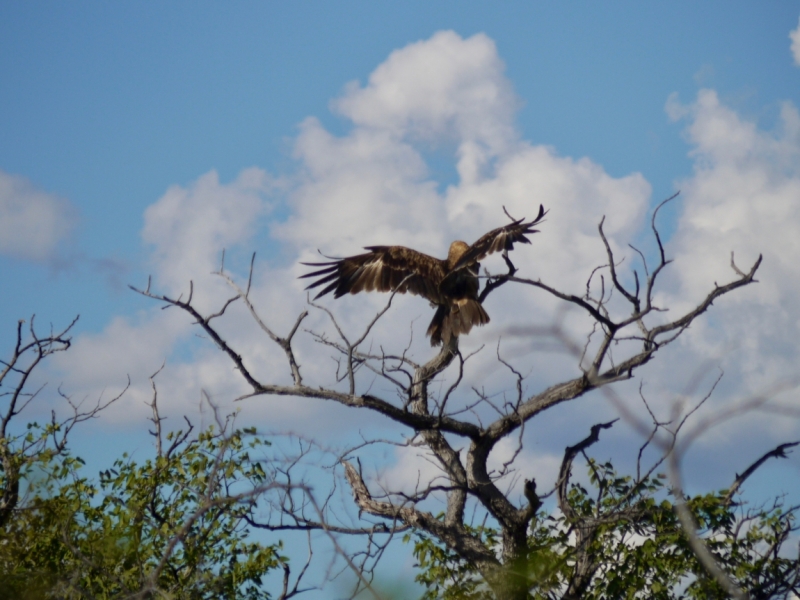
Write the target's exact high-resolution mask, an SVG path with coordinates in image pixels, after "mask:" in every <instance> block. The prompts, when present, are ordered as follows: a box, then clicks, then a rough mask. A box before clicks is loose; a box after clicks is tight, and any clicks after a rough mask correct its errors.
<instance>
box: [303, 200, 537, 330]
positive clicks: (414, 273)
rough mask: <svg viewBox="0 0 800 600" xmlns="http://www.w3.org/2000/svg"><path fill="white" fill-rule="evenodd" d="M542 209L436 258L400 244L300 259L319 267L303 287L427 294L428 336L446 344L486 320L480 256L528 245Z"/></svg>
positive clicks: (452, 246)
mask: <svg viewBox="0 0 800 600" xmlns="http://www.w3.org/2000/svg"><path fill="white" fill-rule="evenodd" d="M544 214H545V212H544V208H543V207H541V206H540V207H539V215H538V216H537V217H536V219H534V220H533V221H529V222H527V223H524V222H523V221H522V219H519V220H516V221H513V222H512V223H510V224H509V225H505V226H504V227H498V228H497V229H493V230H492V231H490V232H489V233H487V234H485V235H483V236H481V238H480V239H479V240H478V241H477V242H475V243H474V244H472V245H471V246H470V245H469V244H467V243H466V242H462V241H460V240H457V241H455V242H453V243H452V244H450V251H449V252H448V255H447V259H445V260H441V259H438V258H434V257H432V256H428V255H427V254H423V253H422V252H417V251H416V250H412V249H411V248H406V247H405V246H367V247H365V250H369V252H367V253H366V254H359V255H356V256H349V257H346V258H342V259H338V260H333V261H330V262H321V263H302V264H304V265H308V266H312V267H322V268H319V269H317V270H315V271H312V272H311V273H306V274H305V275H302V276H301V277H319V279H317V280H316V281H314V282H313V283H312V284H311V285H309V286H308V287H307V288H306V289H312V288H315V287H318V286H321V285H323V284H327V285H325V287H324V288H322V290H321V291H320V292H319V293H318V294H317V295H316V298H319V297H320V296H324V295H325V294H328V293H330V292H333V296H334V298H339V297H340V296H343V295H345V294H348V293H349V294H357V293H358V292H372V291H376V292H391V291H396V292H398V293H401V294H403V293H405V292H409V293H411V294H416V295H418V296H422V297H424V298H427V299H428V300H429V301H430V302H431V303H432V304H433V305H435V306H436V313H435V314H434V316H433V320H432V321H431V324H430V326H429V327H428V332H427V333H428V335H429V336H431V345H432V346H438V345H439V344H441V343H442V342H444V343H445V344H448V343H449V342H450V341H451V340H452V339H453V338H456V337H458V336H459V335H462V334H467V333H469V332H470V330H471V329H472V327H473V326H475V325H485V324H486V323H488V322H489V315H488V314H487V313H486V311H485V310H484V308H483V306H481V303H480V300H479V297H478V291H479V288H480V284H479V280H478V274H479V268H480V264H479V261H480V260H482V259H483V258H484V257H485V256H487V255H488V254H491V253H493V252H501V251H502V252H503V253H504V254H505V253H507V252H508V251H509V250H511V249H512V248H513V245H514V243H515V242H520V243H523V244H529V243H530V240H528V238H527V237H525V236H526V235H527V234H531V233H536V231H537V230H535V229H532V227H533V226H534V225H536V224H538V223H540V222H541V220H542V218H543V217H544Z"/></svg>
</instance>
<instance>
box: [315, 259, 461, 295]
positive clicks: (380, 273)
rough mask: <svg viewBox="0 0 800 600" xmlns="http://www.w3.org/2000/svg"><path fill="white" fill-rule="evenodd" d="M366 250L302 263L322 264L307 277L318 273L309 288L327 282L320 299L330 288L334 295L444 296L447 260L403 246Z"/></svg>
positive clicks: (316, 265)
mask: <svg viewBox="0 0 800 600" xmlns="http://www.w3.org/2000/svg"><path fill="white" fill-rule="evenodd" d="M365 250H369V252H368V253H366V254H359V255H358V256H349V257H347V258H342V259H339V260H333V261H330V262H320V263H301V264H304V265H307V266H309V267H322V268H320V269H317V270H315V271H312V272H311V273H306V274H305V275H301V276H300V277H301V278H304V277H318V279H317V280H316V281H314V282H313V283H312V284H311V285H309V286H308V287H307V288H306V289H307V290H309V289H313V288H316V287H318V286H321V285H325V287H323V288H322V290H321V291H320V292H319V293H318V294H317V295H316V296H315V297H314V299H315V300H316V299H317V298H319V297H320V296H324V295H325V294H327V293H329V292H333V296H334V298H338V297H339V296H343V295H344V294H357V293H358V292H372V291H376V292H391V291H394V290H395V289H397V291H398V292H399V293H401V294H404V293H405V292H409V293H411V294H416V295H418V296H423V297H424V298H427V299H428V300H430V301H431V302H434V303H436V304H443V303H444V302H445V299H444V297H443V296H442V294H441V292H440V291H439V283H440V282H441V281H442V279H444V276H445V275H446V272H445V268H446V265H445V263H444V261H441V260H439V259H438V258H433V257H432V256H428V255H427V254H423V253H422V252H417V251H416V250H412V249H411V248H405V247H403V246H367V247H366V248H365Z"/></svg>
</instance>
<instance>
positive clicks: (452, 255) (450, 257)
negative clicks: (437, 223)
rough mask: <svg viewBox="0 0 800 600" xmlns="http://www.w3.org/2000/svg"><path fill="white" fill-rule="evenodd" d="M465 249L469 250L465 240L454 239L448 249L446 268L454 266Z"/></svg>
mask: <svg viewBox="0 0 800 600" xmlns="http://www.w3.org/2000/svg"><path fill="white" fill-rule="evenodd" d="M467 250H469V244H467V242H462V241H461V240H456V241H455V242H453V243H452V244H450V251H449V252H448V253H447V268H448V269H452V268H453V267H454V266H456V263H457V262H458V259H459V258H461V257H462V256H463V255H464V252H466V251H467Z"/></svg>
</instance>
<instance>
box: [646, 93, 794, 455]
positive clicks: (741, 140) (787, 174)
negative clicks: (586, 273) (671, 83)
mask: <svg viewBox="0 0 800 600" xmlns="http://www.w3.org/2000/svg"><path fill="white" fill-rule="evenodd" d="M667 113H668V114H669V115H670V116H671V117H672V118H673V119H676V120H677V119H681V120H684V121H685V122H686V129H685V135H686V139H687V141H688V143H689V144H690V146H691V150H690V156H691V157H692V158H693V160H694V171H693V173H692V175H691V176H690V177H688V178H686V179H685V180H683V181H681V182H679V187H680V188H681V190H682V191H683V194H682V198H683V200H682V207H683V210H682V213H681V215H680V217H679V221H678V227H677V230H676V232H675V234H674V236H673V237H672V239H671V240H670V246H669V251H670V253H671V254H672V255H673V256H674V258H675V262H674V264H672V265H670V267H669V269H668V272H669V274H670V276H671V277H672V280H671V282H670V285H669V286H668V287H667V288H665V291H664V292H663V294H662V296H661V298H659V302H661V303H664V304H666V305H669V306H672V307H674V308H675V309H677V310H682V309H685V308H687V307H689V306H690V305H694V304H696V303H697V302H698V301H699V300H700V299H701V298H702V297H704V296H705V295H706V294H707V293H708V292H709V291H710V290H711V289H713V286H714V285H715V284H717V283H718V284H720V285H722V284H724V283H727V282H728V281H731V280H733V279H734V278H735V277H736V274H735V273H734V271H733V270H732V269H731V266H730V263H731V257H732V253H733V257H734V258H735V261H736V264H737V265H738V267H739V268H740V269H741V270H744V271H747V270H749V269H750V267H751V266H752V265H753V264H754V263H755V261H756V259H757V258H758V256H759V255H763V263H762V264H761V267H760V269H759V272H758V275H757V280H758V283H757V284H755V285H751V286H748V287H747V288H746V289H744V290H739V291H736V292H735V293H733V294H731V295H729V296H726V297H725V298H723V299H720V300H718V301H716V302H715V303H714V306H713V308H712V309H711V311H710V312H709V313H708V314H707V315H704V318H703V319H701V320H698V321H697V323H695V324H693V325H692V328H691V329H690V330H689V331H687V332H686V334H685V335H684V337H683V338H682V340H681V343H680V346H679V348H680V350H679V351H678V352H673V353H672V354H671V355H669V358H668V360H662V361H660V362H659V363H658V366H657V369H658V370H660V373H661V374H662V375H666V374H667V373H668V372H669V373H676V372H678V373H686V374H691V373H692V372H695V371H696V369H697V368H698V365H706V367H704V369H705V370H707V371H708V370H711V369H712V368H713V370H714V371H715V373H716V372H717V371H716V367H717V366H719V367H720V368H722V370H723V371H724V373H725V375H724V378H723V383H722V386H721V388H720V389H719V390H718V391H717V393H715V395H714V396H713V397H712V399H711V401H710V404H709V406H708V410H709V411H714V410H719V408H720V407H721V406H725V407H726V408H731V407H733V406H736V405H737V403H740V402H743V401H745V400H747V399H748V398H750V397H752V396H754V395H761V394H768V395H771V394H772V393H773V392H775V395H774V396H773V397H771V400H772V401H774V402H785V401H786V396H785V394H783V395H781V394H779V393H777V392H778V391H780V390H781V389H782V386H784V385H785V386H788V387H789V388H790V389H791V388H793V386H794V384H793V383H792V382H793V381H796V370H797V364H798V361H800V347H798V343H797V340H798V335H800V305H798V303H797V301H796V298H797V296H798V293H800V283H799V282H798V278H797V260H796V257H797V256H799V255H800V242H798V236H797V231H798V230H799V229H800V115H798V110H797V107H795V106H794V105H793V104H791V103H789V102H786V103H784V104H783V105H782V107H781V110H780V115H779V118H778V120H777V123H776V124H775V126H774V127H773V128H771V129H764V128H763V127H761V126H760V125H759V124H758V123H757V122H754V121H752V120H749V119H746V118H744V117H742V116H741V115H740V114H738V113H737V112H736V110H734V109H733V108H732V107H730V106H727V105H726V104H725V103H724V102H723V101H721V100H720V98H719V96H718V94H717V93H716V92H715V91H713V90H709V89H703V90H700V91H699V92H698V94H697V97H696V98H695V99H694V100H693V101H692V102H689V103H687V104H683V103H681V102H680V100H679V99H678V98H677V96H672V97H671V98H670V99H669V101H668V103H667ZM663 379H664V380H665V381H669V379H670V378H669V377H664V378H663ZM689 379H691V377H689V376H688V375H687V376H686V377H684V378H683V380H682V381H679V380H678V379H676V378H674V377H673V378H672V381H673V386H685V385H686V384H687V383H688V380H689ZM709 414H710V413H709ZM797 434H798V423H797V421H796V420H795V419H780V420H776V419H774V418H771V417H769V416H768V415H766V414H763V413H762V414H753V413H747V414H746V418H745V419H742V420H740V421H738V422H734V423H732V424H728V425H726V426H725V427H719V428H717V429H715V430H713V431H709V432H707V433H706V434H704V436H703V438H702V441H703V442H705V443H707V444H711V445H713V446H715V447H716V449H720V448H724V449H726V450H725V451H726V452H730V453H733V454H737V453H741V452H742V451H743V450H744V451H747V452H749V453H750V454H748V455H747V458H745V459H743V460H752V456H754V455H755V453H756V452H763V451H765V450H767V449H768V448H767V447H766V446H768V445H769V444H772V443H776V442H778V441H786V439H788V438H792V439H794V438H795V437H796V436H797ZM743 439H746V440H748V441H751V442H752V443H753V444H756V445H757V446H758V448H757V449H752V448H751V446H750V444H749V443H748V444H742V443H741V440H743ZM756 440H760V441H759V442H756ZM733 454H730V455H729V456H728V458H730V456H731V455H733Z"/></svg>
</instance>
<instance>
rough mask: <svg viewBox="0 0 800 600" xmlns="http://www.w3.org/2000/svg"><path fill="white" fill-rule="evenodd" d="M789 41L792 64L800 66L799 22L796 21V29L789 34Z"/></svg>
mask: <svg viewBox="0 0 800 600" xmlns="http://www.w3.org/2000/svg"><path fill="white" fill-rule="evenodd" d="M789 39H790V40H792V45H791V50H792V57H793V58H794V64H796V65H797V66H800V20H798V23H797V27H796V28H795V29H793V30H792V31H791V32H790V33H789Z"/></svg>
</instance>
